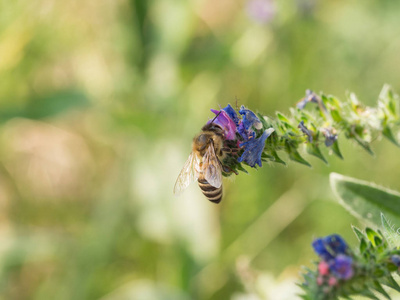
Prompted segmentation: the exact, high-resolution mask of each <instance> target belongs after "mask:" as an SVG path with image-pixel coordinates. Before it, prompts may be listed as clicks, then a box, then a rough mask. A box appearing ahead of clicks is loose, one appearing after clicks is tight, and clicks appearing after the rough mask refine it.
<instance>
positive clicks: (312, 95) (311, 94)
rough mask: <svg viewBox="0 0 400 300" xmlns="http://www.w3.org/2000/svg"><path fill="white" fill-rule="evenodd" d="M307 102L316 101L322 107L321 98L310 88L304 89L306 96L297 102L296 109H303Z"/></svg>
mask: <svg viewBox="0 0 400 300" xmlns="http://www.w3.org/2000/svg"><path fill="white" fill-rule="evenodd" d="M308 102H313V103H318V104H321V105H322V106H323V107H324V105H323V103H322V101H321V98H319V97H318V96H317V94H315V93H314V92H313V91H312V90H306V96H305V97H304V98H303V99H301V100H300V101H299V102H297V104H296V106H297V108H298V109H304V107H306V104H307V103H308Z"/></svg>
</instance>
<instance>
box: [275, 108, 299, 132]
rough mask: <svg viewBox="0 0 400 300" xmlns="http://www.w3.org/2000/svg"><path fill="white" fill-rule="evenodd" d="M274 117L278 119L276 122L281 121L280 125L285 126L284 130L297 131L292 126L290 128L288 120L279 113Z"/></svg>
mask: <svg viewBox="0 0 400 300" xmlns="http://www.w3.org/2000/svg"><path fill="white" fill-rule="evenodd" d="M276 116H277V117H278V120H279V121H281V122H282V124H283V125H285V126H286V128H288V129H292V130H294V131H297V129H296V128H295V127H294V126H292V124H290V120H289V119H288V118H287V117H286V116H285V115H283V114H282V113H280V112H277V113H276Z"/></svg>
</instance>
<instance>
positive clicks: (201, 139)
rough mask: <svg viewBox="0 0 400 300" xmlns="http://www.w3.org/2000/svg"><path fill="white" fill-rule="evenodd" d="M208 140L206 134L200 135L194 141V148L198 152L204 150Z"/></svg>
mask: <svg viewBox="0 0 400 300" xmlns="http://www.w3.org/2000/svg"><path fill="white" fill-rule="evenodd" d="M209 140H210V138H209V137H208V135H207V134H200V135H199V136H198V137H197V138H196V139H195V144H196V148H197V150H199V151H202V150H204V149H205V148H206V147H207V145H208V142H209Z"/></svg>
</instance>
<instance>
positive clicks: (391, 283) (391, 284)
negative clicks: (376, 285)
mask: <svg viewBox="0 0 400 300" xmlns="http://www.w3.org/2000/svg"><path fill="white" fill-rule="evenodd" d="M380 281H381V283H383V284H384V285H386V286H388V287H391V288H392V289H394V290H396V291H398V292H400V286H399V285H398V284H397V282H396V281H395V280H394V279H393V277H392V275H388V276H385V277H382V278H381V279H380Z"/></svg>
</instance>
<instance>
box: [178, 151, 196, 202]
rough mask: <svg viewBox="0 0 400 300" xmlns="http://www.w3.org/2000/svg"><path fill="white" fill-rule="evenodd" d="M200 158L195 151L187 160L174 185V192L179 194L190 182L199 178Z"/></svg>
mask: <svg viewBox="0 0 400 300" xmlns="http://www.w3.org/2000/svg"><path fill="white" fill-rule="evenodd" d="M199 165H200V159H199V157H198V156H197V155H196V154H194V153H193V152H192V153H190V155H189V158H188V159H187V161H186V162H185V165H184V166H183V168H182V171H181V172H180V173H179V175H178V178H177V179H176V183H175V186H174V194H175V195H176V196H178V195H179V194H180V193H182V191H183V190H184V189H186V188H187V187H188V186H189V184H190V183H191V182H193V181H195V180H197V178H199Z"/></svg>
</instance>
